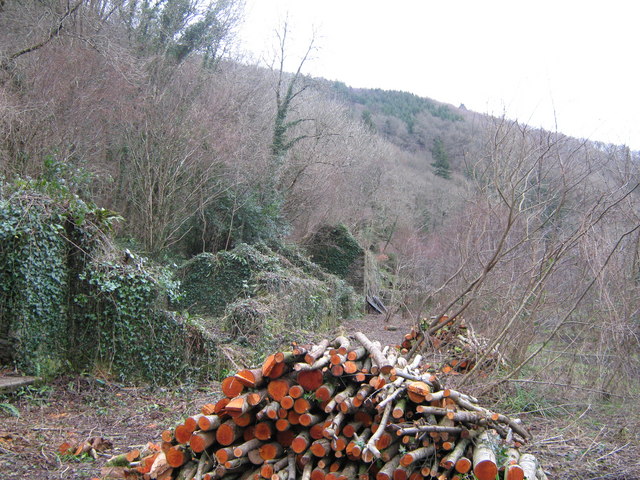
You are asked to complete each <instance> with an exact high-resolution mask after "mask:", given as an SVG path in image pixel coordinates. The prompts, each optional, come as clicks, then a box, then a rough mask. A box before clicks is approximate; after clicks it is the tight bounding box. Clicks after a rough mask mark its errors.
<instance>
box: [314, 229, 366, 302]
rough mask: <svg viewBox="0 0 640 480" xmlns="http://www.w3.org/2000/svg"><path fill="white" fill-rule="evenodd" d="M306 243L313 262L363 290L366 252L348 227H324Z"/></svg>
mask: <svg viewBox="0 0 640 480" xmlns="http://www.w3.org/2000/svg"><path fill="white" fill-rule="evenodd" d="M305 243H306V246H307V250H308V252H309V256H310V257H311V260H312V261H313V262H315V263H317V264H318V265H320V266H321V267H323V268H324V269H326V270H327V271H328V272H330V273H332V274H334V275H337V276H338V277H340V278H343V279H345V280H347V281H348V282H349V283H350V284H351V285H353V286H354V287H355V288H356V289H357V290H358V291H362V290H363V288H364V263H365V262H364V253H365V252H364V249H363V248H362V247H361V246H360V245H359V244H358V242H357V240H356V239H355V238H354V237H353V235H351V233H350V232H349V230H348V229H347V227H345V226H344V225H337V226H329V225H326V226H323V227H321V228H319V229H318V231H317V232H316V233H314V234H313V235H311V236H310V237H309V238H308V239H307V241H306V242H305Z"/></svg>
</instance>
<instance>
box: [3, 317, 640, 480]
mask: <svg viewBox="0 0 640 480" xmlns="http://www.w3.org/2000/svg"><path fill="white" fill-rule="evenodd" d="M411 326H412V324H411V321H410V320H408V319H402V318H400V317H393V318H392V319H391V320H390V321H389V322H385V321H384V318H383V317H381V316H377V315H368V316H365V317H362V318H360V319H357V320H354V321H350V322H348V323H347V324H345V325H344V329H345V330H346V331H347V332H355V331H362V332H363V333H365V334H366V335H367V336H368V337H369V338H370V339H372V340H378V341H380V342H381V343H383V344H398V343H400V341H401V339H402V337H403V335H404V334H405V333H406V332H407V331H408V330H409V329H410V328H411ZM0 374H1V373H0ZM220 396H221V393H220V389H219V385H218V384H217V383H215V382H213V383H210V384H206V385H181V386H179V387H174V388H155V389H154V388H145V387H125V386H122V385H119V384H117V383H114V382H111V381H108V380H102V379H100V378H96V377H92V376H74V377H62V378H59V379H57V380H55V381H52V382H50V383H47V384H44V385H36V386H29V387H25V388H23V389H22V390H20V391H18V392H16V393H14V394H11V395H7V396H4V397H1V396H0V480H13V479H22V478H33V479H39V480H49V479H80V480H82V479H93V478H99V477H100V467H102V466H103V465H104V464H105V462H106V461H107V459H108V458H110V457H111V456H113V455H117V454H120V453H125V452H128V451H130V450H131V449H133V448H135V447H141V446H144V445H146V444H147V442H149V441H152V442H158V441H159V440H160V433H161V432H162V431H163V430H164V429H166V428H171V427H173V426H175V425H176V424H177V423H179V422H180V421H182V420H184V418H185V417H186V416H189V415H193V414H195V413H198V412H199V410H200V407H201V406H202V405H204V404H205V403H210V402H212V401H214V400H217V399H218V398H220ZM3 405H4V407H5V408H3ZM7 405H11V406H12V407H15V409H17V411H19V413H20V416H19V417H15V416H10V415H8V414H6V413H5V412H6V411H7V412H8V409H7V408H6V407H7ZM487 406H489V407H490V405H487ZM500 411H502V412H504V413H507V414H512V413H513V414H515V413H517V412H515V411H506V410H500ZM558 412H559V413H557V412H556V413H557V415H554V416H551V415H549V411H542V412H539V413H536V414H535V415H534V414H522V415H520V418H522V419H523V421H524V422H525V424H526V425H528V426H529V427H530V429H531V431H532V433H533V434H534V436H535V441H534V442H533V443H532V444H531V445H528V446H526V447H525V448H526V449H527V451H531V452H532V453H535V454H536V456H537V457H538V458H539V459H540V460H541V462H542V463H543V465H544V467H545V470H546V471H547V472H548V474H549V478H550V479H552V478H559V479H568V480H569V479H593V480H595V479H610V480H614V479H615V480H623V479H625V480H638V479H640V474H638V472H639V471H640V468H639V467H638V456H639V455H638V454H639V453H640V451H639V447H638V445H639V444H640V419H639V418H640V417H639V415H638V407H637V406H635V407H634V406H633V405H626V406H625V407H624V408H620V407H618V408H617V409H615V410H613V411H608V412H606V413H605V412H602V411H599V410H598V409H597V408H596V407H595V406H594V407H593V408H591V406H590V409H588V410H586V411H585V413H583V412H582V411H581V410H580V411H578V410H569V409H566V408H564V410H563V408H559V409H558ZM96 436H100V437H103V438H104V439H106V440H108V441H110V442H111V443H112V445H113V447H112V448H111V449H109V450H108V451H106V452H105V453H104V454H103V455H104V456H101V457H99V458H98V459H97V460H94V459H92V458H83V459H77V458H74V457H71V456H61V455H59V454H58V453H57V449H58V447H59V445H60V444H62V443H63V442H65V441H70V440H87V439H89V438H92V437H96Z"/></svg>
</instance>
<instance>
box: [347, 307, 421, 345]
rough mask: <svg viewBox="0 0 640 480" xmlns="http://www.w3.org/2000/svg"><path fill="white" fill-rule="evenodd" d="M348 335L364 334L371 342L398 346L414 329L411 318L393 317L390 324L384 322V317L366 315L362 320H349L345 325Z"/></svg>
mask: <svg viewBox="0 0 640 480" xmlns="http://www.w3.org/2000/svg"><path fill="white" fill-rule="evenodd" d="M343 327H344V328H345V329H346V331H347V334H353V333H355V332H362V333H364V334H365V335H366V336H367V337H368V338H369V340H371V341H376V340H377V341H379V342H380V343H381V344H382V345H398V344H400V343H401V342H402V340H403V339H404V336H405V334H407V333H409V331H410V330H411V327H413V321H412V320H411V319H410V318H402V317H401V316H400V315H394V316H392V317H391V318H390V319H389V321H388V322H385V321H384V315H374V314H370V315H364V316H363V317H361V318H357V319H354V320H348V321H346V322H345V323H343Z"/></svg>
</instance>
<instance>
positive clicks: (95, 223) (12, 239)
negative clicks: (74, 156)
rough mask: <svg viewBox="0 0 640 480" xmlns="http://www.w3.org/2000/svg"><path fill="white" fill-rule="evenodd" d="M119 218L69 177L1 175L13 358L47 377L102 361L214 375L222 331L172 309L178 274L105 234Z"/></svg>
mask: <svg viewBox="0 0 640 480" xmlns="http://www.w3.org/2000/svg"><path fill="white" fill-rule="evenodd" d="M113 219H114V216H113V215H112V214H111V213H110V212H107V211H105V210H102V209H100V208H97V207H95V206H94V205H91V204H86V203H84V202H83V201H82V200H80V199H79V198H78V197H76V196H75V195H73V194H71V193H70V192H69V191H68V189H66V188H64V186H63V185H61V184H52V183H50V182H43V181H37V182H36V181H31V180H29V181H23V180H19V181H16V182H13V183H11V184H9V183H0V273H1V276H0V339H2V340H5V341H6V342H3V345H6V344H10V345H11V350H12V351H11V356H10V357H11V359H12V361H13V362H14V363H15V365H16V366H17V367H18V368H19V369H20V370H22V371H23V372H25V373H27V374H35V375H41V376H51V375H55V374H56V373H59V372H61V371H68V370H75V371H93V370H95V369H100V370H103V371H104V372H105V373H109V374H113V375H115V376H116V377H117V378H119V379H122V380H123V379H127V380H134V379H139V380H146V381H152V382H155V383H167V382H171V381H176V380H179V379H180V378H182V377H183V376H184V375H185V373H187V370H193V369H198V371H199V374H200V375H206V374H207V373H209V366H210V365H211V364H212V363H214V361H215V359H214V358H213V356H214V355H215V352H216V350H217V348H216V339H214V338H212V337H210V336H208V335H207V334H206V332H204V331H202V330H201V329H198V328H197V327H195V326H194V325H190V324H189V323H188V322H187V321H186V320H185V319H183V318H182V317H181V316H180V315H178V314H176V313H172V312H169V311H167V309H166V306H167V304H168V303H169V301H171V300H173V301H174V302H175V301H176V299H177V298H178V296H179V284H178V282H176V281H174V280H173V278H172V273H171V272H170V271H168V270H166V269H160V268H158V267H153V266H151V265H150V264H148V262H146V261H145V260H144V259H142V258H139V257H135V256H134V255H132V254H130V253H126V254H125V253H124V252H122V251H121V250H119V249H117V248H115V247H114V246H113V245H112V243H111V241H110V240H109V237H108V236H106V235H105V234H104V231H106V230H108V229H109V226H110V222H111V221H112V220H113ZM194 337H197V338H195V340H194ZM194 349H197V350H198V351H197V352H194ZM3 358H5V357H4V356H3Z"/></svg>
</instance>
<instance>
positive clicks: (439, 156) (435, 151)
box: [431, 137, 451, 179]
mask: <svg viewBox="0 0 640 480" xmlns="http://www.w3.org/2000/svg"><path fill="white" fill-rule="evenodd" d="M431 155H433V159H434V162H433V163H432V164H431V166H432V167H433V168H434V169H435V171H434V173H435V174H436V175H437V176H439V177H442V178H446V179H449V178H451V165H450V164H449V156H448V155H447V152H446V151H445V149H444V144H443V143H442V139H441V138H440V137H436V138H434V139H433V147H432V148H431Z"/></svg>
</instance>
